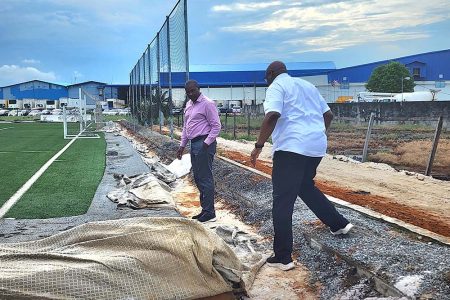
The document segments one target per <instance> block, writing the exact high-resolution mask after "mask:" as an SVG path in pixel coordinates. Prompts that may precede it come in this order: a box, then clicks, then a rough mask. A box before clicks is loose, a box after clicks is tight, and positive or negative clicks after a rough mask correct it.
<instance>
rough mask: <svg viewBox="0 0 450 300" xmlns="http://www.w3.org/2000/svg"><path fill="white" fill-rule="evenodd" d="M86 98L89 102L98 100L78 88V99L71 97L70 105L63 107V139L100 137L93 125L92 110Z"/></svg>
mask: <svg viewBox="0 0 450 300" xmlns="http://www.w3.org/2000/svg"><path fill="white" fill-rule="evenodd" d="M88 99H89V100H90V102H91V103H96V104H97V103H98V102H99V101H98V99H96V98H95V97H94V96H92V95H91V94H89V93H88V92H87V91H85V90H83V89H82V88H79V90H78V99H73V100H74V101H71V102H70V103H71V104H70V105H71V106H70V107H66V106H64V107H63V124H64V129H63V130H64V139H73V138H99V137H100V136H99V135H98V134H97V133H96V132H95V129H96V128H95V126H93V125H94V122H93V118H92V113H93V112H94V111H93V110H92V111H91V110H90V109H89V108H88V105H87V103H88Z"/></svg>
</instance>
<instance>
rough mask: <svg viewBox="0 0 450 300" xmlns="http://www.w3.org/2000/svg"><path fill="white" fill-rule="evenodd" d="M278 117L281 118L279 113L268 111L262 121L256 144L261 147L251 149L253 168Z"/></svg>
mask: <svg viewBox="0 0 450 300" xmlns="http://www.w3.org/2000/svg"><path fill="white" fill-rule="evenodd" d="M280 116H281V115H280V113H279V112H275V111H270V112H268V113H267V114H266V115H265V117H264V120H263V122H262V124H261V130H260V132H259V136H258V141H257V142H256V144H258V146H261V148H256V147H255V149H253V151H252V154H251V163H252V165H253V166H255V165H256V159H257V158H258V156H259V154H260V153H261V150H262V146H263V145H264V143H265V142H267V140H268V139H269V137H270V135H271V134H272V132H273V130H274V129H275V125H277V121H278V119H279V118H280Z"/></svg>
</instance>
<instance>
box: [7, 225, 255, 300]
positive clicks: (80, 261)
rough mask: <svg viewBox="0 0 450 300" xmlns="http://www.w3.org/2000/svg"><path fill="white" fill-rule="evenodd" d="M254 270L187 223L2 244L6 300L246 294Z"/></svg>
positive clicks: (100, 228) (101, 228) (81, 230)
mask: <svg viewBox="0 0 450 300" xmlns="http://www.w3.org/2000/svg"><path fill="white" fill-rule="evenodd" d="M250 271H252V272H253V271H254V269H251V268H248V267H245V266H244V265H243V264H242V263H241V262H240V261H239V259H238V258H237V257H236V255H235V253H234V252H233V251H232V250H231V248H230V247H228V246H227V244H226V243H225V242H224V241H223V240H222V239H221V238H220V237H219V236H218V235H216V234H214V233H213V232H212V231H210V230H208V229H206V228H205V227H203V226H202V224H200V223H198V222H196V221H192V220H188V219H184V218H134V219H123V220H114V221H104V222H95V223H88V224H84V225H81V226H78V227H76V228H73V229H71V230H68V231H66V232H63V233H60V234H57V235H54V236H52V237H49V238H46V239H42V240H38V241H32V242H25V243H14V244H0V294H1V295H2V299H24V298H33V299H56V298H58V299H59V298H64V299H66V298H74V299H81V298H83V299H86V298H89V299H197V298H201V297H208V296H214V295H218V294H222V293H225V292H230V291H232V290H233V289H234V290H235V291H241V292H242V291H244V292H245V283H244V280H243V278H244V277H248V275H247V276H243V275H244V273H248V272H250ZM250 277H253V276H250Z"/></svg>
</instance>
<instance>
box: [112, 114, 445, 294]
mask: <svg viewBox="0 0 450 300" xmlns="http://www.w3.org/2000/svg"><path fill="white" fill-rule="evenodd" d="M121 125H122V126H123V127H125V128H127V130H128V131H129V133H130V134H131V135H133V136H134V138H135V139H136V140H137V141H139V142H141V143H144V144H145V145H146V146H148V147H149V148H151V149H152V151H154V152H155V154H156V155H158V156H159V157H160V158H161V160H162V161H163V162H165V163H168V162H170V161H171V160H172V159H173V158H174V157H175V155H176V150H177V149H178V142H177V141H171V140H170V139H169V138H168V137H166V136H162V135H160V134H158V133H155V132H151V131H150V130H148V129H146V128H144V127H140V126H137V127H136V131H133V130H132V129H134V128H131V127H129V124H127V123H126V122H122V123H121ZM213 168H214V176H215V181H216V192H217V196H218V198H221V199H223V202H224V203H223V205H224V207H226V208H227V209H228V210H229V211H231V212H232V213H233V214H235V215H236V216H237V217H238V218H239V219H240V220H242V221H243V222H244V223H245V224H249V225H251V226H253V227H254V228H256V230H257V231H258V234H260V235H262V236H266V237H271V236H272V235H273V232H272V223H271V207H272V186H271V181H270V179H268V178H267V177H264V176H262V175H260V174H257V173H255V172H252V171H250V170H248V169H246V168H241V167H239V166H237V165H236V164H232V163H230V162H227V161H226V160H221V159H215V161H214V167H213ZM339 210H340V211H341V213H343V214H344V215H345V216H347V217H348V218H349V220H350V221H351V222H352V223H354V224H355V225H356V229H355V230H354V232H352V234H350V235H349V236H346V237H342V238H340V237H332V236H331V235H330V233H329V232H328V229H327V228H325V226H324V225H323V224H322V223H321V222H318V220H317V218H316V217H315V216H314V215H313V214H312V213H311V212H310V211H309V209H308V208H307V207H306V206H305V205H304V204H303V203H302V202H301V200H298V201H297V202H296V205H295V209H294V211H295V213H294V216H293V230H294V243H295V246H294V249H295V253H294V255H295V257H296V258H297V259H298V261H299V262H300V263H301V264H303V265H304V266H305V267H306V268H307V269H309V270H310V272H311V274H310V275H311V277H310V286H311V287H314V286H317V289H318V291H320V297H321V298H323V299H326V298H332V297H335V296H336V294H337V293H338V291H341V292H342V293H344V294H345V293H347V294H348V293H350V294H349V295H353V296H354V295H356V294H358V295H359V296H358V297H354V298H352V299H363V298H362V297H363V295H364V296H365V297H366V296H372V297H376V296H380V295H382V296H386V297H387V296H391V297H408V298H415V297H418V296H422V297H432V298H433V299H434V298H438V299H448V296H447V295H450V287H449V284H448V281H447V280H448V279H445V278H446V274H450V273H449V271H450V268H449V266H448V263H446V261H450V255H449V251H448V247H447V246H445V245H441V244H439V243H434V242H433V241H429V240H426V239H421V240H418V239H417V238H416V236H412V235H411V234H410V233H408V232H405V231H404V230H402V229H400V228H398V227H395V226H392V225H390V224H387V223H384V222H380V221H379V220H374V219H373V218H370V217H367V216H364V215H362V214H361V213H359V212H356V211H354V210H352V209H349V208H339ZM447 276H448V275H447ZM410 277H411V278H417V277H420V280H421V281H420V284H418V287H417V288H416V289H415V290H411V289H408V288H405V287H404V286H402V285H401V284H400V283H401V282H402V280H404V279H408V278H410ZM449 278H450V277H449Z"/></svg>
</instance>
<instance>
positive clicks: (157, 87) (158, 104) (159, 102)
mask: <svg viewBox="0 0 450 300" xmlns="http://www.w3.org/2000/svg"><path fill="white" fill-rule="evenodd" d="M159 46H160V41H159V32H158V33H157V35H156V49H157V50H156V58H157V60H156V62H157V63H156V68H157V70H158V81H157V83H158V84H157V86H156V99H157V101H158V103H157V105H156V107H157V108H158V122H159V133H161V132H162V126H161V96H162V95H161V57H160V53H159Z"/></svg>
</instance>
